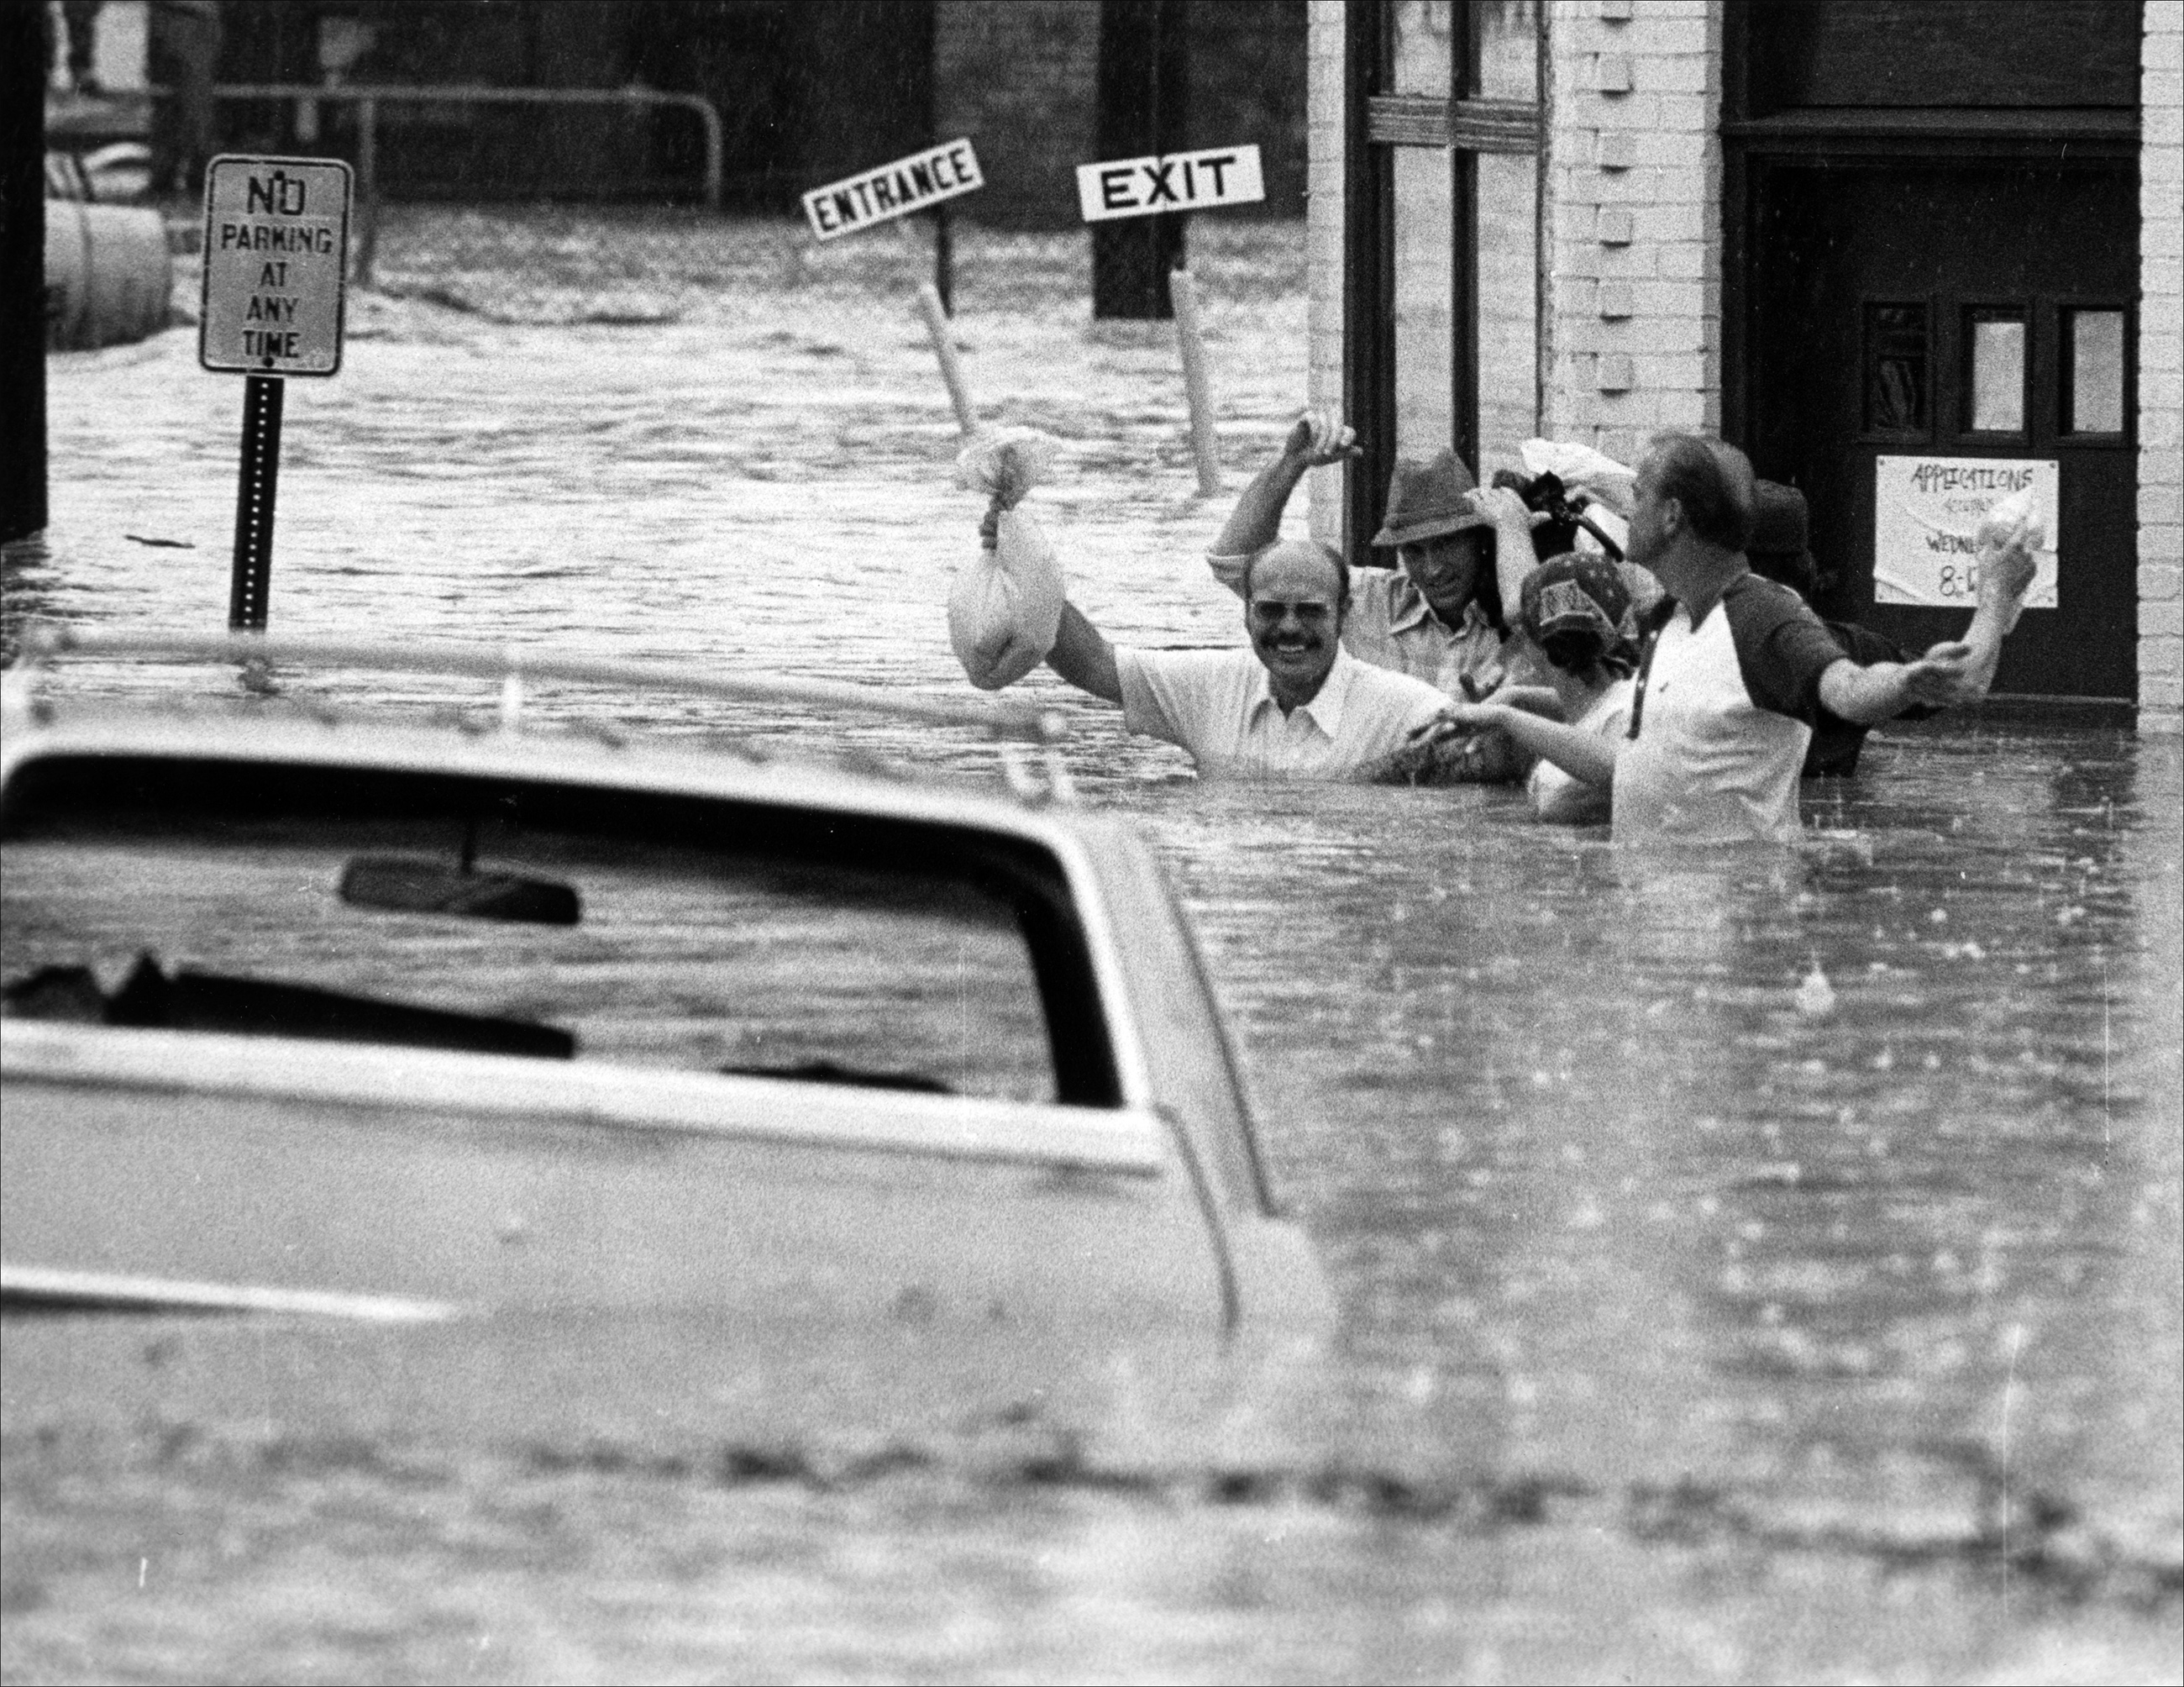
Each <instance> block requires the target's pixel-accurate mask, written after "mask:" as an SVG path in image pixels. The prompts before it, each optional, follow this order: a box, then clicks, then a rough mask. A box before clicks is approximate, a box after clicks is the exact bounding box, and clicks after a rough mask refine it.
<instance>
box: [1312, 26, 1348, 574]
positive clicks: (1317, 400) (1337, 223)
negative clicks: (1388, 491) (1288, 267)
mask: <svg viewBox="0 0 2184 1687" xmlns="http://www.w3.org/2000/svg"><path fill="white" fill-rule="evenodd" d="M1343 4H1344V0H1311V9H1310V12H1309V14H1308V17H1307V23H1306V25H1305V30H1306V33H1305V58H1306V82H1305V124H1306V134H1307V143H1306V152H1307V181H1306V187H1305V279H1306V284H1307V298H1306V304H1305V337H1306V343H1307V345H1308V346H1309V348H1310V351H1309V353H1308V356H1309V362H1308V364H1307V368H1306V371H1305V397H1306V402H1307V403H1308V404H1311V405H1314V406H1315V407H1317V406H1322V405H1324V406H1328V407H1330V408H1340V405H1341V403H1342V384H1343V383H1342V351H1343V347H1342V236H1343V221H1342V182H1343V170H1344V167H1345V157H1344V153H1343V127H1342V81H1343V64H1344V53H1343V25H1342V14H1343ZM1307 492H1308V494H1310V497H1311V500H1312V537H1313V538H1314V539H1323V540H1324V541H1325V542H1326V543H1328V544H1329V545H1340V544H1341V543H1342V513H1343V511H1342V471H1341V469H1340V468H1339V467H1329V468H1318V469H1314V470H1312V473H1311V475H1310V476H1309V477H1308V479H1307Z"/></svg>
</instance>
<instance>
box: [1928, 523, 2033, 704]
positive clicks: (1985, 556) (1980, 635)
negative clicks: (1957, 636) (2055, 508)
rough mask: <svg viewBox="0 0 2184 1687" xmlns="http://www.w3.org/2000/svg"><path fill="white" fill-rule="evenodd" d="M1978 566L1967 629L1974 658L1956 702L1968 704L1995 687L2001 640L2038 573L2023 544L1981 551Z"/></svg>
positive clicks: (2020, 608)
mask: <svg viewBox="0 0 2184 1687" xmlns="http://www.w3.org/2000/svg"><path fill="white" fill-rule="evenodd" d="M1979 565H1980V583H1979V606H1978V607H1977V608H1975V610H1973V611H1972V620H1971V625H1970V626H1969V627H1967V628H1965V629H1964V643H1965V645H1967V646H1968V647H1969V648H1970V651H1971V659H1970V662H1967V663H1966V664H1965V668H1964V682H1963V686H1962V690H1961V695H1959V696H1958V698H1957V699H1956V701H1959V702H1966V703H1969V702H1974V701H1977V700H1978V699H1980V698H1981V697H1984V696H1985V695H1986V693H1987V688H1988V687H1989V686H1991V685H1992V684H1994V670H1995V668H1996V666H1997V664H1998V663H1999V662H2001V661H2002V641H2003V639H2005V638H2007V637H2008V636H2009V629H2010V628H2013V627H2014V626H2015V625H2016V624H2017V617H2018V613H2019V612H2020V611H2021V610H2022V609H2023V608H2024V607H2025V593H2027V592H2029V591H2031V589H2032V576H2033V573H2034V572H2035V570H2034V565H2033V560H2032V552H2031V549H2030V548H2029V547H2027V546H2026V545H2024V544H2023V543H2022V542H2021V541H2020V542H2019V543H2016V544H2013V545H1997V546H1995V547H1993V548H1992V549H1991V550H1983V551H1981V553H1980V557H1979ZM1929 654H1930V655H1931V651H1930V652H1929Z"/></svg>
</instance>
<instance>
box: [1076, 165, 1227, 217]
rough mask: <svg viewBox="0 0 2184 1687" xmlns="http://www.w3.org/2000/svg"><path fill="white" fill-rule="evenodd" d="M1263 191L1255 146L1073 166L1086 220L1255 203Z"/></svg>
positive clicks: (1080, 204) (1079, 198)
mask: <svg viewBox="0 0 2184 1687" xmlns="http://www.w3.org/2000/svg"><path fill="white" fill-rule="evenodd" d="M1266 197H1267V187H1266V182H1265V181H1264V179H1263V178H1262V176H1260V173H1259V149H1258V148H1257V147H1256V146H1251V147H1208V148H1205V149H1204V150H1203V151H1201V152H1195V153H1163V154H1156V156H1154V157H1151V158H1123V159H1113V160H1112V161H1111V162H1109V163H1106V164H1080V165H1078V166H1077V204H1078V209H1079V210H1081V211H1083V212H1084V221H1087V222H1109V221H1113V220H1114V219H1115V218H1117V217H1143V216H1151V215H1154V214H1155V213H1156V212H1160V211H1196V210H1203V209H1206V207H1207V206H1209V205H1249V204H1256V203H1257V202H1258V201H1260V200H1262V199H1263V198H1266Z"/></svg>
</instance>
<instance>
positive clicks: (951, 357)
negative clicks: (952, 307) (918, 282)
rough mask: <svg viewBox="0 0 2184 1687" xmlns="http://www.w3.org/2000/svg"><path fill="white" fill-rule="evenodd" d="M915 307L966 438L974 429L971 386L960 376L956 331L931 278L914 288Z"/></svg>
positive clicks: (961, 372) (975, 425)
mask: <svg viewBox="0 0 2184 1687" xmlns="http://www.w3.org/2000/svg"><path fill="white" fill-rule="evenodd" d="M917 308H918V310H920V311H922V313H923V314H924V316H925V332H927V333H928V335H930V336H931V337H932V339H933V353H934V355H936V356H938V357H939V360H940V378H941V379H942V380H944V381H945V382H946V383H948V402H949V403H950V404H952V405H955V406H956V426H957V427H960V428H961V429H962V430H963V437H964V438H965V439H969V438H970V437H971V435H972V434H973V433H977V432H978V408H977V406H976V405H973V404H972V402H971V386H970V383H968V382H967V381H966V380H965V379H964V378H963V361H962V359H961V357H960V356H959V355H957V354H956V331H955V328H954V327H953V325H952V324H950V321H949V320H948V312H947V311H946V310H944V309H943V308H942V307H941V304H940V293H939V289H938V288H935V287H934V286H933V283H932V282H926V283H925V285H924V286H922V287H921V288H918V290H917Z"/></svg>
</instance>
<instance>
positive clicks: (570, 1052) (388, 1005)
mask: <svg viewBox="0 0 2184 1687" xmlns="http://www.w3.org/2000/svg"><path fill="white" fill-rule="evenodd" d="M88 979H89V975H88V973H87V971H86V970H85V969H79V968H49V969H45V970H44V971H42V972H40V973H36V974H33V975H31V977H30V978H29V979H26V980H22V981H21V982H20V984H18V985H16V986H11V987H10V989H9V992H8V995H9V997H10V1001H9V1006H10V1008H11V1010H12V1011H14V1012H16V1013H18V1014H21V1016H22V1017H24V1018H45V1019H51V1018H59V1019H96V1020H97V1021H98V1022H100V1023H103V1024H105V1025H129V1026H133V1027H136V1028H137V1029H140V1030H143V1029H150V1030H165V1031H212V1032H219V1033H223V1034H226V1035H227V1036H278V1037H300V1038H305V1039H310V1040H314V1041H320V1042H389V1043H395V1044H398V1045H400V1046H402V1047H407V1048H450V1049H460V1050H462V1051H464V1052H465V1053H472V1054H521V1055H528V1056H531V1057H532V1058H535V1059H545V1060H566V1059H571V1057H573V1056H574V1055H575V1053H576V1052H577V1039H576V1037H575V1036H574V1035H573V1034H572V1033H571V1032H568V1031H563V1030H562V1029H561V1028H560V1026H558V1025H538V1024H537V1023H535V1022H533V1021H532V1020H528V1019H503V1018H500V1017H499V1016H498V1015H494V1014H460V1013H451V1012H448V1011H447V1010H446V1009H443V1008H416V1007H411V1006H410V1005H409V1004H408V1003H401V1002H386V1001H382V1000H380V999H378V998H377V997H370V996H354V995H351V994H349V993H348V992H344V991H338V990H320V989H318V988H316V987H315V986H311V985H307V984H286V983H282V982H281V981H279V980H272V979H259V978H226V977H223V976H221V975H219V974H217V973H208V972H196V971H192V969H189V968H187V967H185V968H182V969H180V970H179V971H177V972H175V974H174V975H172V976H171V977H170V976H169V975H167V974H166V973H165V972H164V971H162V970H161V969H160V967H159V962H158V961H157V960H155V959H154V958H153V957H152V956H150V955H148V954H143V955H139V956H138V957H137V958H136V967H135V969H133V970H132V971H131V973H130V975H129V976H128V978H127V979H126V980H125V981H124V982H123V984H122V986H121V987H120V989H119V990H117V991H115V992H114V993H113V994H112V995H111V996H109V997H104V998H103V1006H102V1007H101V1008H99V1009H98V1010H97V1012H96V1013H92V1012H89V1011H85V1009H86V1008H88V1007H89V1003H88V1002H86V1000H84V999H83V997H84V989H83V986H84V985H85V983H86V981H87V980H88ZM33 987H36V989H35V997H34V996H33ZM90 987H91V990H92V994H93V995H94V996H95V995H96V991H97V986H96V985H95V984H92V985H91V986H90ZM19 998H30V999H19ZM36 998H45V999H36ZM34 999H35V1001H36V1004H35V1005H33V1000H34ZM48 1003H50V1008H61V1009H64V1011H50V1010H49V1011H46V1012H39V1011H38V1010H37V1009H38V1008H39V1007H46V1006H48ZM25 1006H29V1007H31V1011H30V1012H27V1013H25V1012H24V1011H23V1009H24V1008H25Z"/></svg>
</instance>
